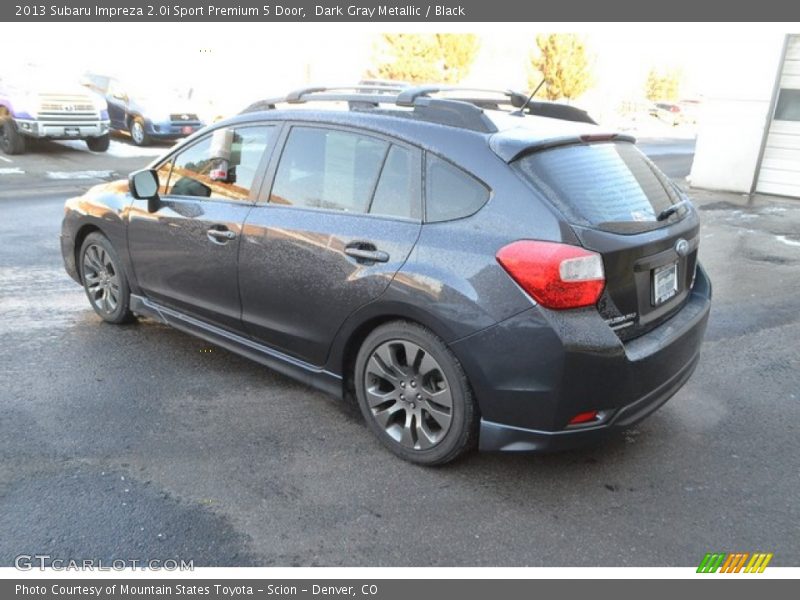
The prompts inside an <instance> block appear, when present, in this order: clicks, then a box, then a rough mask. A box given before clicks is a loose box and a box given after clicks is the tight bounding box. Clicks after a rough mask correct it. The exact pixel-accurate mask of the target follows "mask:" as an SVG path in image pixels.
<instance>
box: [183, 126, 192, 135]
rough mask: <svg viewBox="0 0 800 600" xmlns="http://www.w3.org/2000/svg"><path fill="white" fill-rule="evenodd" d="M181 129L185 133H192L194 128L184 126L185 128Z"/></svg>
mask: <svg viewBox="0 0 800 600" xmlns="http://www.w3.org/2000/svg"><path fill="white" fill-rule="evenodd" d="M181 131H182V132H183V133H185V134H189V133H192V128H191V127H184V128H183V129H181Z"/></svg>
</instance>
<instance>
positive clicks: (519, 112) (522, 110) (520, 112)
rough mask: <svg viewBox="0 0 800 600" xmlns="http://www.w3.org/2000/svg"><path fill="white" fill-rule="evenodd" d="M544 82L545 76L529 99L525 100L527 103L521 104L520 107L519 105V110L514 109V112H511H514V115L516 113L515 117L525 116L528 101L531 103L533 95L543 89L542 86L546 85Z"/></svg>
mask: <svg viewBox="0 0 800 600" xmlns="http://www.w3.org/2000/svg"><path fill="white" fill-rule="evenodd" d="M544 82H545V78H544V77H543V78H542V80H541V81H540V82H539V85H537V86H536V89H535V90H533V91H532V92H531V95H530V96H528V99H527V100H525V104H523V105H522V106H520V107H519V110H517V111H514V112H513V113H511V114H512V115H514V116H515V117H524V116H525V107H526V106H528V103H529V102H530V101H531V100H533V97H534V96H535V95H536V92H538V91H539V90H540V89H541V87H542V86H543V85H544Z"/></svg>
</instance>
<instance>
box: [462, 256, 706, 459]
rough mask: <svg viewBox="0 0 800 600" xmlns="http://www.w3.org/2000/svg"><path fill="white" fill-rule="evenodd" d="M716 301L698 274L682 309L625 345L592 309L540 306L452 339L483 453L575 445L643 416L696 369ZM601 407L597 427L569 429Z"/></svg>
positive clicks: (678, 386) (703, 277) (661, 403)
mask: <svg viewBox="0 0 800 600" xmlns="http://www.w3.org/2000/svg"><path fill="white" fill-rule="evenodd" d="M710 305H711V284H710V282H709V280H708V278H707V276H706V274H705V272H703V271H702V268H698V275H697V280H696V283H695V286H694V289H693V290H692V293H691V295H690V296H689V298H688V299H687V302H686V304H685V305H684V306H683V308H682V309H681V310H680V311H679V312H678V313H676V314H675V315H674V316H673V317H671V318H670V319H669V320H668V321H666V322H665V323H663V324H662V325H660V326H659V327H657V328H656V329H654V330H652V331H650V332H648V333H647V334H645V335H643V336H640V337H638V338H635V339H633V340H629V341H627V342H622V341H621V340H620V339H619V338H618V337H617V336H616V335H615V334H614V332H613V331H612V330H611V329H610V328H609V327H608V325H607V324H606V323H605V322H604V321H603V319H602V318H601V317H600V315H599V314H598V313H597V311H596V310H595V309H594V308H592V309H587V310H585V311H584V310H577V311H563V312H557V311H548V310H546V309H542V308H540V307H533V308H531V309H529V310H527V311H525V312H523V313H521V314H519V315H517V316H515V317H512V318H510V319H508V320H506V321H504V322H502V323H498V324H497V325H495V326H493V327H490V328H489V329H486V330H483V331H481V332H478V333H476V334H473V335H472V336H469V337H467V338H464V339H462V340H459V341H457V342H455V343H453V344H452V345H451V348H452V349H453V351H454V352H455V353H456V355H457V356H458V358H459V360H460V361H461V362H462V364H463V365H464V368H465V370H466V372H467V373H468V374H469V376H470V382H471V383H472V386H473V389H474V391H475V395H476V397H477V398H478V402H479V405H480V409H481V414H482V417H483V419H482V421H481V431H480V448H481V449H482V450H507V451H549V450H562V449H568V448H575V447H579V446H583V445H586V444H591V443H593V442H596V441H598V440H599V439H601V438H602V436H603V435H604V434H605V433H606V432H608V431H609V430H610V429H614V428H622V427H628V426H630V425H633V424H634V423H637V422H638V421H640V420H642V419H644V418H645V417H647V416H648V415H649V414H650V413H652V412H653V411H655V410H656V409H658V408H659V407H660V406H661V405H663V404H664V403H665V402H666V401H667V400H669V398H671V397H672V396H673V395H674V394H675V393H676V392H677V391H678V390H679V389H680V388H681V387H682V386H683V385H684V384H685V383H686V381H687V380H688V379H689V377H690V376H691V374H692V373H693V372H694V369H695V367H696V366H697V363H698V360H699V355H700V345H701V343H702V340H703V335H704V334H705V329H706V325H707V322H708V315H709V311H710ZM594 410H596V411H601V414H602V415H603V417H602V419H601V420H599V421H598V422H595V423H590V424H586V425H580V426H568V423H569V421H570V419H572V417H574V416H575V415H577V414H578V413H581V412H585V411H594Z"/></svg>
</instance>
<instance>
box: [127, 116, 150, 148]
mask: <svg viewBox="0 0 800 600" xmlns="http://www.w3.org/2000/svg"><path fill="white" fill-rule="evenodd" d="M130 132H131V139H132V140H133V143H134V144H136V145H137V146H146V145H147V144H149V143H150V138H149V137H148V135H147V132H146V131H145V129H144V121H142V119H141V118H140V117H136V118H135V119H133V120H132V121H131V125H130Z"/></svg>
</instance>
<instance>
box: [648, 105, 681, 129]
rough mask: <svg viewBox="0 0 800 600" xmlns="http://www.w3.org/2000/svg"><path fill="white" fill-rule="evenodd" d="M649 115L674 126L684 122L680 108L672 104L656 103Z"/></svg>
mask: <svg viewBox="0 0 800 600" xmlns="http://www.w3.org/2000/svg"><path fill="white" fill-rule="evenodd" d="M650 114H651V115H653V116H654V117H657V118H659V119H661V120H662V121H665V122H666V123H669V124H670V125H674V126H677V125H680V124H681V123H683V122H684V119H683V111H682V109H681V106H680V105H679V104H676V103H674V102H656V103H655V104H653V106H652V108H651V110H650Z"/></svg>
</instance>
